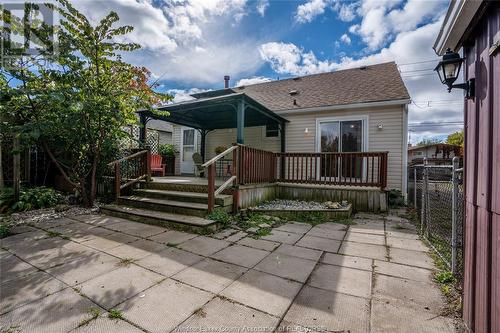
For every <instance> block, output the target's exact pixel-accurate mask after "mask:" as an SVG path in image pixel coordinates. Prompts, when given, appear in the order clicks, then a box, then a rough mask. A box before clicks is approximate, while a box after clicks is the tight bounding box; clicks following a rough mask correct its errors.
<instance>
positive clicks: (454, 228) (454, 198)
mask: <svg viewBox="0 0 500 333" xmlns="http://www.w3.org/2000/svg"><path fill="white" fill-rule="evenodd" d="M457 169H458V157H456V156H455V157H453V170H452V182H453V184H452V185H453V195H452V200H451V207H452V215H451V271H452V273H453V274H456V273H457V232H458V228H457V219H458V173H457Z"/></svg>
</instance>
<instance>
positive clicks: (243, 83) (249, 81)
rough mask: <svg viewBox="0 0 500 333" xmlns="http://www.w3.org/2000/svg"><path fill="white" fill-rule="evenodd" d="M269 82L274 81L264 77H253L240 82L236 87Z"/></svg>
mask: <svg viewBox="0 0 500 333" xmlns="http://www.w3.org/2000/svg"><path fill="white" fill-rule="evenodd" d="M269 81H272V79H271V78H268V77H264V76H252V77H250V78H246V79H241V80H238V81H237V82H236V85H235V87H241V86H249V85H251V84H257V83H263V82H269Z"/></svg>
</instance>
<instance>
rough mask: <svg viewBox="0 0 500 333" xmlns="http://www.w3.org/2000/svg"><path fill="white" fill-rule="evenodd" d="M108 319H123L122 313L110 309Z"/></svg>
mask: <svg viewBox="0 0 500 333" xmlns="http://www.w3.org/2000/svg"><path fill="white" fill-rule="evenodd" d="M108 318H109V319H123V312H121V311H120V310H117V309H111V310H109V313H108Z"/></svg>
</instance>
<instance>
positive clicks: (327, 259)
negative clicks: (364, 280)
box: [321, 253, 373, 271]
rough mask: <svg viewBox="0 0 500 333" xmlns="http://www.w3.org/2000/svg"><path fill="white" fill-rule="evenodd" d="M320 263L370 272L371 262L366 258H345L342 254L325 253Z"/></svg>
mask: <svg viewBox="0 0 500 333" xmlns="http://www.w3.org/2000/svg"><path fill="white" fill-rule="evenodd" d="M321 261H322V262H323V263H325V264H330V265H336V266H342V267H349V268H356V269H362V270H365V271H371V270H372V261H373V260H372V259H368V258H361V257H353V256H347V255H343V254H335V253H326V254H325V256H324V257H323V259H322V260H321Z"/></svg>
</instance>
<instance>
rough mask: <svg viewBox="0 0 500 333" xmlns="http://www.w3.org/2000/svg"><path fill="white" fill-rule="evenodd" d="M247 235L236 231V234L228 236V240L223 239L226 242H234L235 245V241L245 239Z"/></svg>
mask: <svg viewBox="0 0 500 333" xmlns="http://www.w3.org/2000/svg"><path fill="white" fill-rule="evenodd" d="M247 236H248V234H247V233H246V232H244V231H238V232H237V233H235V234H233V235H231V236H229V237H228V238H226V239H225V241H226V242H234V243H236V242H237V241H239V240H240V239H242V238H245V237H247Z"/></svg>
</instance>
